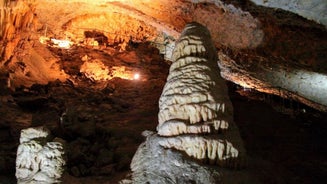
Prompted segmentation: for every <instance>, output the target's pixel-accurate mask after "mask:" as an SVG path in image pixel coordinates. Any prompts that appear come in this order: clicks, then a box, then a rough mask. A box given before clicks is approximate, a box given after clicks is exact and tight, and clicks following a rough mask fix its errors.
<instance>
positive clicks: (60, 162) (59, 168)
mask: <svg viewBox="0 0 327 184" xmlns="http://www.w3.org/2000/svg"><path fill="white" fill-rule="evenodd" d="M50 137H51V136H50V132H49V130H48V129H46V128H44V127H37V128H28V129H23V130H22V131H21V135H20V140H19V142H20V145H19V146H18V149H17V158H16V178H17V181H18V183H19V184H24V183H40V184H41V183H42V184H48V183H59V182H60V180H61V177H62V174H63V171H64V165H65V159H64V148H63V144H62V143H61V142H58V140H52V141H51V138H50Z"/></svg>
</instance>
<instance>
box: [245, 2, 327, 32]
mask: <svg viewBox="0 0 327 184" xmlns="http://www.w3.org/2000/svg"><path fill="white" fill-rule="evenodd" d="M251 1H252V2H254V3H256V4H258V5H262V6H267V7H273V8H281V9H283V10H287V11H291V12H293V13H296V14H299V15H301V16H303V17H305V18H307V19H310V20H314V21H316V22H318V23H320V24H323V25H324V26H325V27H327V1H325V0H251Z"/></svg>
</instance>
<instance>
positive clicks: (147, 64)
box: [0, 44, 327, 183]
mask: <svg viewBox="0 0 327 184" xmlns="http://www.w3.org/2000/svg"><path fill="white" fill-rule="evenodd" d="M49 49H50V50H51V51H52V52H53V53H54V54H56V55H57V56H58V57H60V64H61V66H62V68H63V69H64V70H65V72H66V73H67V74H69V75H70V76H71V78H70V79H69V80H67V81H66V82H60V81H54V82H50V83H48V84H47V85H39V84H35V85H33V86H31V87H21V88H18V89H16V90H15V91H9V92H7V93H5V94H1V96H0V97H1V104H0V173H1V174H0V183H16V181H15V157H16V149H17V146H18V139H19V134H20V130H21V129H23V128H27V127H31V126H41V125H45V126H47V127H48V128H49V129H50V130H51V132H52V134H53V135H55V136H57V137H60V138H62V139H64V140H65V141H66V145H67V148H68V149H67V158H68V162H67V171H68V172H67V173H68V174H67V176H65V182H64V183H117V182H118V181H119V180H121V179H122V178H124V177H125V176H126V175H127V174H128V173H129V164H130V162H131V159H132V157H133V155H134V153H135V151H136V149H137V147H138V145H139V144H140V143H141V142H143V141H144V138H143V137H142V135H141V133H142V131H144V130H152V131H155V127H156V125H157V113H158V100H159V97H160V94H161V91H162V88H163V86H164V84H165V81H166V77H167V74H168V69H169V64H167V62H165V61H164V60H163V58H162V57H161V56H160V55H159V54H158V53H157V51H156V50H155V49H153V48H152V47H150V46H149V45H147V44H140V45H134V47H130V48H129V49H127V50H126V51H123V52H118V51H117V50H115V49H113V48H106V49H102V50H99V49H94V48H87V47H74V48H72V49H69V50H63V49H59V48H49ZM85 55H88V56H89V57H90V58H94V59H100V60H102V61H103V62H104V63H105V65H106V66H108V67H113V66H126V67H128V68H133V69H136V70H137V71H139V72H140V74H141V78H140V79H139V80H126V79H120V78H113V79H111V80H108V81H95V80H92V79H90V78H87V77H86V76H85V75H83V74H82V73H81V72H80V67H81V65H82V64H83V62H81V58H82V57H83V56H85ZM117 58H118V59H117ZM131 58H133V59H131ZM228 86H229V91H230V98H231V101H232V103H233V105H234V120H235V122H236V123H237V125H238V126H239V129H240V133H241V136H242V138H243V140H244V143H245V147H246V150H247V153H248V156H249V159H248V167H247V168H246V169H247V170H248V171H249V173H250V174H251V175H252V177H255V178H256V179H257V180H258V181H259V182H260V183H326V179H325V176H326V175H327V160H326V155H327V154H326V153H327V146H326V144H325V140H326V138H327V124H326V122H327V115H326V114H323V113H320V112H317V111H314V110H311V109H309V108H307V107H305V106H303V105H301V104H297V103H295V102H290V101H287V100H282V99H280V98H277V97H274V96H265V95H264V94H260V93H256V92H253V91H244V90H243V89H238V87H237V86H235V85H234V84H231V83H228ZM240 94H242V95H240Z"/></svg>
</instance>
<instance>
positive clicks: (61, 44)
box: [51, 38, 73, 49]
mask: <svg viewBox="0 0 327 184" xmlns="http://www.w3.org/2000/svg"><path fill="white" fill-rule="evenodd" d="M51 42H52V43H53V44H54V45H57V46H58V47H60V48H64V49H69V48H70V47H71V46H72V45H73V42H71V41H69V40H58V39H55V38H51Z"/></svg>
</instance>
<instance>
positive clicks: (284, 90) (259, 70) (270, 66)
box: [218, 52, 327, 112]
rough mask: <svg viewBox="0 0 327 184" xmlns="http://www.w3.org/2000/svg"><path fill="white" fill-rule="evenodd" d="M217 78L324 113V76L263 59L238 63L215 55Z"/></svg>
mask: <svg viewBox="0 0 327 184" xmlns="http://www.w3.org/2000/svg"><path fill="white" fill-rule="evenodd" d="M218 55H219V67H220V70H221V75H222V77H224V78H225V79H226V80H230V81H233V82H234V83H236V84H239V85H240V86H243V87H244V88H248V89H254V90H257V91H260V92H264V93H268V94H274V95H278V96H280V97H283V98H287V99H290V100H296V101H299V102H301V103H303V104H306V105H307V106H309V107H312V108H315V109H318V110H320V111H325V112H326V111H327V93H326V91H327V84H326V82H325V81H326V80H327V75H326V74H325V73H319V72H315V71H313V70H311V69H307V68H301V67H300V66H296V65H295V66H290V65H287V63H283V64H280V63H279V64H278V63H277V61H276V62H275V63H274V62H272V61H269V60H267V59H264V58H253V59H252V60H248V61H246V60H242V62H240V61H237V60H234V59H232V58H230V57H228V56H227V55H226V54H224V53H223V52H219V53H218Z"/></svg>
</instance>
